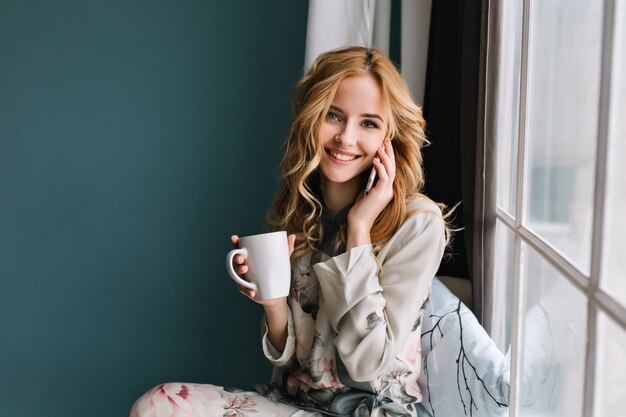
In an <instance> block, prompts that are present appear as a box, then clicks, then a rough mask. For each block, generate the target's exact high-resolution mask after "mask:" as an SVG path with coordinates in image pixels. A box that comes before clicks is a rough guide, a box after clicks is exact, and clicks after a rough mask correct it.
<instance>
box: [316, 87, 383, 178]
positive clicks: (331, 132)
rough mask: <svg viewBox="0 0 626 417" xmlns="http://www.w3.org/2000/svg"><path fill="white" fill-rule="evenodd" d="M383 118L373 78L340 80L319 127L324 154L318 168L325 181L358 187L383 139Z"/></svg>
mask: <svg viewBox="0 0 626 417" xmlns="http://www.w3.org/2000/svg"><path fill="white" fill-rule="evenodd" d="M386 117H387V116H386V112H385V108H384V104H383V99H382V93H381V90H380V86H379V85H378V83H377V82H376V80H375V79H374V78H373V77H371V76H369V75H358V76H351V77H347V78H345V79H344V80H343V81H342V82H341V84H340V85H339V88H338V89H337V93H336V94H335V97H334V98H333V101H332V103H331V106H330V110H329V111H328V114H327V115H326V117H325V118H324V122H323V123H322V127H321V130H320V141H321V145H322V147H323V148H324V154H323V156H322V159H321V161H320V166H319V168H320V172H321V173H322V176H323V180H325V182H326V183H328V182H331V183H337V184H346V183H350V184H354V186H355V187H356V186H358V184H359V176H360V174H361V173H362V172H363V171H365V170H366V169H368V168H369V167H371V166H372V160H373V159H374V157H375V156H376V151H377V149H378V148H379V147H380V145H382V143H383V141H384V139H385V135H386V133H387V120H385V119H386Z"/></svg>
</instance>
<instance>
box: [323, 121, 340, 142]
mask: <svg viewBox="0 0 626 417" xmlns="http://www.w3.org/2000/svg"><path fill="white" fill-rule="evenodd" d="M335 134H336V132H335V129H334V128H333V126H332V125H330V124H328V123H324V124H322V127H321V128H320V141H321V142H322V143H326V142H328V141H331V140H332V139H333V138H334V137H335Z"/></svg>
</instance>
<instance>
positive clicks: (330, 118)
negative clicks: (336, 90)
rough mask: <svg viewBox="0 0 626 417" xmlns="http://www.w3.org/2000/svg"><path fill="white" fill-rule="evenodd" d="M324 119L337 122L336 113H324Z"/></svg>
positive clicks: (337, 116)
mask: <svg viewBox="0 0 626 417" xmlns="http://www.w3.org/2000/svg"><path fill="white" fill-rule="evenodd" d="M326 118H327V119H328V120H339V115H337V113H335V112H333V111H329V112H328V113H326Z"/></svg>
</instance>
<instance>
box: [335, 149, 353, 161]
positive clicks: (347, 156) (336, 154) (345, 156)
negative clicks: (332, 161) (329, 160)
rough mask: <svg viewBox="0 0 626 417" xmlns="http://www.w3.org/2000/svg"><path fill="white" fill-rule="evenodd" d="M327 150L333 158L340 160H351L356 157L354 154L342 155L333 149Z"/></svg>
mask: <svg viewBox="0 0 626 417" xmlns="http://www.w3.org/2000/svg"><path fill="white" fill-rule="evenodd" d="M329 152H330V154H331V155H332V156H333V158H337V159H339V160H340V161H352V160H353V159H355V158H356V156H350V155H343V154H340V153H335V152H333V151H329Z"/></svg>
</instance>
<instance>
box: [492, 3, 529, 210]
mask: <svg viewBox="0 0 626 417" xmlns="http://www.w3.org/2000/svg"><path fill="white" fill-rule="evenodd" d="M522 6H523V2H522V1H521V0H515V1H509V2H502V3H501V4H500V7H501V8H502V16H501V18H502V24H501V28H502V29H501V30H502V32H501V33H500V42H501V45H502V46H501V49H500V60H501V62H500V65H499V67H498V71H499V74H498V75H499V77H500V80H499V84H498V86H499V96H498V109H499V111H498V121H497V123H498V205H499V206H500V207H501V208H502V209H504V210H506V211H507V212H508V213H509V214H511V215H513V216H515V193H516V190H517V184H516V182H515V180H516V178H517V175H516V174H517V142H518V141H517V137H518V136H517V134H518V129H519V91H520V90H519V83H520V69H521V66H522V64H521V59H522V53H521V49H522V23H523V19H522V14H523V7H522Z"/></svg>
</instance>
